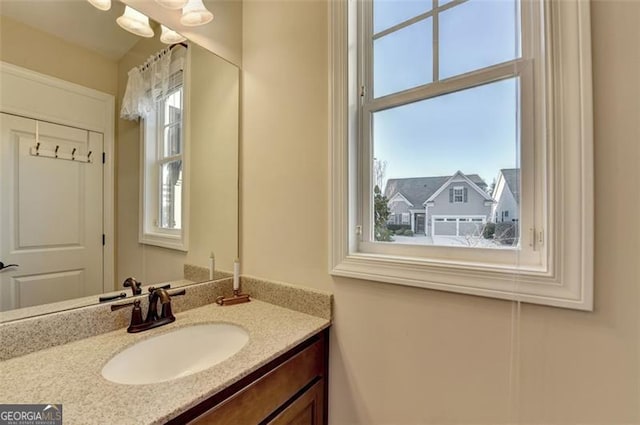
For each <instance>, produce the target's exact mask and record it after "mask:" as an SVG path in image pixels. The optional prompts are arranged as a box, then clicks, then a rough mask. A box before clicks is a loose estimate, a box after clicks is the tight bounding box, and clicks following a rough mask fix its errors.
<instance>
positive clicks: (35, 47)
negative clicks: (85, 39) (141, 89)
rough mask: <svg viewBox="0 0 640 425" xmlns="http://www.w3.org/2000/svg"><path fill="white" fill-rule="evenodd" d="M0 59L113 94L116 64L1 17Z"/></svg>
mask: <svg viewBox="0 0 640 425" xmlns="http://www.w3.org/2000/svg"><path fill="white" fill-rule="evenodd" d="M0 59H1V60H3V61H5V62H9V63H12V64H14V65H18V66H21V67H23V68H27V69H31V70H33V71H36V72H40V73H42V74H46V75H51V76H53V77H56V78H60V79H61V80H65V81H70V82H72V83H76V84H79V85H81V86H85V87H90V88H92V89H95V90H99V91H101V92H104V93H109V94H113V95H115V94H116V90H117V87H118V79H117V77H118V76H117V70H118V65H117V63H116V62H115V61H111V60H109V59H107V58H105V57H104V56H102V55H100V54H98V53H95V52H92V51H91V50H88V49H85V48H82V47H79V46H77V45H75V44H71V43H68V42H66V41H64V40H62V39H61V38H58V37H54V36H52V35H50V34H47V33H44V32H42V31H39V30H37V29H35V28H32V27H29V26H27V25H24V24H22V23H20V22H18V21H14V20H13V19H10V18H7V17H6V16H0Z"/></svg>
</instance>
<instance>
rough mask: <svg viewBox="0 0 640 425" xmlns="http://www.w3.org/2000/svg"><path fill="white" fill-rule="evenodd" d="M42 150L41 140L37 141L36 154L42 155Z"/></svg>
mask: <svg viewBox="0 0 640 425" xmlns="http://www.w3.org/2000/svg"><path fill="white" fill-rule="evenodd" d="M39 150H40V142H38V143H36V155H40V152H38V151H39Z"/></svg>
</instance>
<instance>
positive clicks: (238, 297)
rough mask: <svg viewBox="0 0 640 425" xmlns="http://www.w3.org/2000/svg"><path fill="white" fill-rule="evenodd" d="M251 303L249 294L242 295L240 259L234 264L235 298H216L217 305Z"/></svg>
mask: <svg viewBox="0 0 640 425" xmlns="http://www.w3.org/2000/svg"><path fill="white" fill-rule="evenodd" d="M249 301H251V299H250V298H249V294H241V293H240V259H239V258H236V260H235V261H234V262H233V296H232V297H223V296H220V297H218V298H216V303H218V304H220V305H234V304H240V303H248V302H249Z"/></svg>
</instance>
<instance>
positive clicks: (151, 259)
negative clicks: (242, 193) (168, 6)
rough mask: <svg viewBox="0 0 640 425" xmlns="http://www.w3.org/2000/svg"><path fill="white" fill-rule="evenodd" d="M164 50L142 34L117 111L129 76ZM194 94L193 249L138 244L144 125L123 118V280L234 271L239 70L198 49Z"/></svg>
mask: <svg viewBox="0 0 640 425" xmlns="http://www.w3.org/2000/svg"><path fill="white" fill-rule="evenodd" d="M164 47H166V46H165V45H163V44H160V42H159V41H158V40H157V39H141V40H140V41H139V42H138V43H137V44H136V45H135V46H134V47H133V49H131V50H130V51H129V52H128V53H127V54H126V55H125V56H124V57H123V58H122V60H121V61H120V63H119V67H118V76H119V78H118V81H119V82H120V85H119V87H118V98H117V110H118V111H119V110H120V105H121V103H122V98H123V96H124V90H125V88H126V82H127V73H128V71H129V70H130V69H131V68H133V67H134V66H136V65H140V64H142V63H143V62H144V61H145V60H146V59H147V58H148V57H149V56H150V55H151V54H153V53H155V52H157V51H158V50H160V49H162V48H164ZM191 49H192V52H191V53H192V55H193V64H192V65H193V66H192V71H191V72H192V73H191V79H190V83H191V87H192V88H191V98H190V100H189V101H188V102H189V112H188V114H189V117H190V118H189V119H188V122H187V123H186V125H187V127H188V128H189V130H188V131H189V134H188V135H186V137H188V138H189V140H190V143H191V144H190V150H191V153H190V161H191V162H190V167H191V170H190V171H189V172H190V183H189V184H190V189H189V190H190V193H191V201H190V203H191V206H190V209H191V214H190V231H189V238H190V241H189V251H188V252H182V251H177V250H173V249H166V248H160V247H156V246H152V245H142V244H140V243H138V225H139V198H138V194H139V187H140V175H139V173H140V171H139V167H140V129H139V125H138V122H136V121H127V120H123V119H119V120H117V127H118V128H117V133H118V146H117V152H118V158H117V176H118V177H117V208H116V211H117V247H118V250H117V257H116V258H117V280H116V285H119V282H122V281H123V280H124V279H125V278H126V277H127V276H135V277H136V278H138V279H140V280H142V281H143V282H145V283H157V282H164V281H168V280H174V279H181V278H182V275H183V264H184V263H185V262H187V263H189V264H196V265H200V266H203V267H208V265H209V263H208V261H209V255H210V253H211V252H212V251H213V252H214V253H215V255H216V269H219V270H224V271H232V270H233V260H234V259H235V257H236V255H237V252H238V245H237V242H238V238H237V229H238V227H237V222H238V209H237V205H238V191H237V187H238V177H237V176H238V171H237V170H238V131H239V125H238V108H239V106H238V103H239V95H238V93H239V71H238V68H236V67H235V66H233V65H231V64H229V63H228V62H226V61H225V60H223V59H221V58H219V57H218V56H216V55H214V54H212V53H211V52H208V51H207V50H205V49H203V48H201V47H198V46H192V47H191Z"/></svg>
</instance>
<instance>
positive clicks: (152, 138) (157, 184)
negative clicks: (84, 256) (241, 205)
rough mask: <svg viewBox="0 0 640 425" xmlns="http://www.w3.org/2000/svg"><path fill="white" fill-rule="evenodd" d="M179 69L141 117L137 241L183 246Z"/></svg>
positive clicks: (184, 247) (183, 148)
mask: <svg viewBox="0 0 640 425" xmlns="http://www.w3.org/2000/svg"><path fill="white" fill-rule="evenodd" d="M182 74H183V71H182V70H177V71H175V72H174V74H173V75H172V77H171V79H170V85H171V87H170V90H169V91H168V94H167V95H166V96H164V97H162V98H160V99H157V100H156V102H155V108H154V111H153V112H152V113H151V114H149V116H147V118H145V120H144V125H143V128H144V131H143V140H142V142H143V157H144V167H143V170H142V176H141V178H142V180H143V185H142V187H143V191H144V193H143V194H142V195H143V196H142V198H143V205H142V213H141V215H142V221H143V223H142V226H141V228H142V229H143V231H142V232H141V237H140V239H141V242H143V243H147V244H150V245H158V246H163V247H165V248H175V249H180V250H186V244H185V242H184V233H183V231H184V228H185V217H186V216H185V202H184V194H185V191H184V176H185V161H184V151H185V139H184V84H183V77H182Z"/></svg>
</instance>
